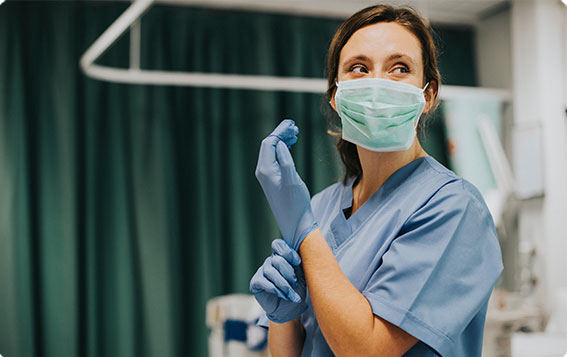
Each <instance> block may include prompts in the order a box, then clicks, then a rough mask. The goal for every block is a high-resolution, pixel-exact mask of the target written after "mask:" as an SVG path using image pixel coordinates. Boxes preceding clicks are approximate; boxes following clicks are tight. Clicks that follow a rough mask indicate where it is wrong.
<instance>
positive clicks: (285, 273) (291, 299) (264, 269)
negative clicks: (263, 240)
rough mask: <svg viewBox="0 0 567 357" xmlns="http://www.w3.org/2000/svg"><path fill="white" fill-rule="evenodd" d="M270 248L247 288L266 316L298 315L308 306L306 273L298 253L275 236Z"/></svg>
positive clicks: (280, 318) (279, 320)
mask: <svg viewBox="0 0 567 357" xmlns="http://www.w3.org/2000/svg"><path fill="white" fill-rule="evenodd" d="M272 250H273V254H272V255H271V256H269V257H268V258H266V260H265V261H264V264H263V265H262V266H261V267H260V268H258V271H256V274H254V276H253V277H252V279H251V280H250V292H251V293H252V294H254V297H255V298H256V300H257V301H258V303H259V304H260V306H262V308H263V309H264V311H265V312H266V315H267V317H268V319H270V320H271V321H273V322H277V323H284V322H288V321H291V320H294V319H296V318H298V317H299V316H300V315H301V314H302V313H303V311H305V309H306V307H307V306H306V304H305V293H306V285H305V277H304V275H303V269H302V268H301V258H300V257H299V254H297V252H296V251H295V250H293V249H291V248H290V246H289V245H288V244H287V243H286V242H285V241H284V240H283V239H276V240H274V241H273V242H272Z"/></svg>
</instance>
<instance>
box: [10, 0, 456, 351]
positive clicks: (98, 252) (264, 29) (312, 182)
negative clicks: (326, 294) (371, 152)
mask: <svg viewBox="0 0 567 357" xmlns="http://www.w3.org/2000/svg"><path fill="white" fill-rule="evenodd" d="M127 6H128V3H123V2H108V1H100V2H97V1H76V2H75V1H11V0H8V1H7V2H6V3H5V4H3V5H2V6H0V354H2V355H3V356H5V357H13V356H18V357H20V356H22V357H26V356H46V357H50V356H57V357H65V356H93V357H94V356H119V357H128V356H205V355H206V354H207V333H208V331H207V329H206V327H205V303H206V301H207V300H208V299H210V298H211V297H214V296H218V295H224V294H229V293H246V292H247V290H248V282H249V279H250V277H251V276H252V275H253V273H254V272H255V270H256V268H257V267H258V266H259V265H260V264H261V263H262V261H263V259H264V257H265V256H266V255H268V254H269V253H270V242H271V241H272V240H273V239H275V238H278V237H279V233H278V229H277V226H276V224H275V221H274V219H273V217H272V214H271V212H270V210H269V207H268V205H267V202H266V200H265V198H264V196H263V194H262V191H261V188H260V186H259V184H258V183H257V182H256V179H255V177H254V170H255V165H256V159H257V154H258V149H259V145H260V142H261V140H262V138H263V137H264V136H266V135H267V134H268V133H269V132H270V131H271V130H272V129H273V127H275V125H276V124H277V123H278V122H279V121H280V120H281V119H283V118H293V119H295V120H296V121H297V123H298V125H299V127H300V130H301V132H300V134H299V142H298V143H297V144H296V145H294V147H293V149H292V153H293V155H294V158H295V161H296V165H297V168H298V171H299V173H300V174H301V176H302V177H303V179H304V180H305V181H306V183H307V185H308V187H309V188H310V190H311V193H312V194H314V193H316V192H318V191H320V190H321V189H323V188H324V187H326V186H327V185H328V184H330V183H332V182H334V181H336V180H337V179H338V178H339V177H340V175H341V168H340V165H339V164H338V159H337V155H336V153H335V149H334V147H333V139H332V138H331V137H329V136H328V135H327V134H326V122H325V119H324V118H323V115H322V114H321V110H320V107H321V96H319V95H315V94H301V93H295V94H291V93H281V92H260V91H245V90H228V89H203V88H183V87H158V86H132V85H123V84H110V83H105V82H101V81H96V80H92V79H89V78H86V77H85V76H84V75H83V74H82V73H81V72H80V71H79V66H78V61H79V58H80V56H81V54H82V53H84V51H85V50H86V48H87V47H88V46H89V45H90V44H91V43H92V42H93V41H94V40H95V39H96V38H97V37H98V36H99V35H100V34H101V33H102V32H103V31H104V30H105V28H106V27H107V26H109V25H110V24H111V23H112V22H113V21H114V20H115V19H116V18H117V17H118V16H119V15H120V14H121V13H122V11H124V9H125V8H126V7H127ZM339 23H340V21H339V20H334V19H325V18H311V17H298V16H287V15H273V14H262V13H246V12H229V11H221V10H209V9H204V8H186V7H172V6H155V7H154V8H152V9H151V10H150V11H149V12H148V13H147V14H146V15H145V16H144V18H143V20H142V54H141V59H142V63H141V65H142V67H143V68H147V69H162V70H182V71H202V72H217V73H238V74H263V75H280V76H304V77H314V78H322V77H323V76H324V66H325V55H326V51H327V47H328V45H329V42H330V39H331V36H332V34H333V33H334V31H335V30H336V28H337V26H338V25H339ZM128 47H129V43H128V37H123V38H122V39H120V40H119V42H118V43H117V44H116V45H115V46H114V47H113V48H111V49H110V51H109V52H108V53H107V54H105V55H104V56H103V58H101V61H100V62H101V63H103V64H106V65H113V66H122V67H127V65H128V60H129V59H128ZM447 48H449V46H447ZM461 63H462V62H461ZM460 65H461V66H462V64H460ZM448 73H450V72H448ZM455 73H456V72H455ZM453 84H459V83H453ZM431 137H432V138H436V136H435V135H432V136H431ZM434 141H435V142H437V148H442V147H443V143H442V140H441V142H440V143H439V140H437V139H436V140H434ZM432 147H435V145H433V146H432ZM438 152H441V153H442V152H443V149H438Z"/></svg>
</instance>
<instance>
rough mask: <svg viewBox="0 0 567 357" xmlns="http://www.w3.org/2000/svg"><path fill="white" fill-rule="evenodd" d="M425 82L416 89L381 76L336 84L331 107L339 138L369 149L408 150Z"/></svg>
mask: <svg viewBox="0 0 567 357" xmlns="http://www.w3.org/2000/svg"><path fill="white" fill-rule="evenodd" d="M427 85H429V83H428V84H427ZM427 85H426V86H425V87H424V88H423V89H420V88H417V87H415V86H413V85H411V84H407V83H403V82H396V81H392V80H389V79H382V78H364V79H354V80H350V81H344V82H339V83H337V92H336V93H335V106H336V108H337V112H338V114H339V116H340V117H341V123H342V127H343V130H342V132H343V134H342V135H343V139H344V140H346V141H349V142H351V143H353V144H356V145H359V146H361V147H363V148H365V149H368V150H372V151H381V152H389V151H403V150H407V149H409V148H410V147H411V145H412V143H413V140H414V139H415V128H416V126H417V122H418V120H419V117H420V116H421V113H422V112H423V109H424V108H425V97H424V96H423V91H424V90H425V88H427Z"/></svg>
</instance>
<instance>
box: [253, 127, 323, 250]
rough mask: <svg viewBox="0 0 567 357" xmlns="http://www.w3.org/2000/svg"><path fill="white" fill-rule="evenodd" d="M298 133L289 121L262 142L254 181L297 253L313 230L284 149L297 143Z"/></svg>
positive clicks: (307, 201) (305, 194)
mask: <svg viewBox="0 0 567 357" xmlns="http://www.w3.org/2000/svg"><path fill="white" fill-rule="evenodd" d="M298 133H299V129H298V128H297V126H295V123H294V122H293V120H289V119H286V120H284V121H282V122H281V123H280V124H279V125H278V126H277V128H276V129H275V130H274V131H273V132H272V133H271V134H270V135H269V136H268V137H266V138H265V139H264V140H263V141H262V146H261V147H260V155H259V157H258V165H257V166H256V178H257V179H258V181H259V182H260V185H261V186H262V189H263V190H264V194H265V195H266V198H267V199H268V203H269V204H270V207H271V209H272V212H273V213H274V216H275V218H276V221H277V223H278V226H279V228H280V231H281V233H282V236H283V239H284V240H285V241H286V242H287V243H288V244H289V246H290V247H292V248H293V249H295V250H297V249H299V246H300V245H301V242H303V239H305V237H306V236H307V235H308V234H309V233H311V232H312V231H313V230H314V229H315V228H317V222H316V221H315V218H314V217H313V212H312V210H311V197H310V195H309V190H308V189H307V186H306V185H305V183H304V182H303V180H301V177H299V175H298V174H297V171H296V170H295V164H294V162H293V158H292V157H291V153H290V152H289V149H288V147H290V146H291V145H293V144H294V143H295V142H297V137H296V136H297V134H298Z"/></svg>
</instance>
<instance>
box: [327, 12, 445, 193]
mask: <svg viewBox="0 0 567 357" xmlns="http://www.w3.org/2000/svg"><path fill="white" fill-rule="evenodd" d="M380 22H395V23H397V24H399V25H401V26H403V27H405V28H406V29H407V30H408V31H410V32H411V33H413V34H414V35H415V36H416V37H417V39H418V40H419V42H420V45H421V56H422V60H423V83H430V85H429V87H428V89H427V91H426V95H431V94H433V95H435V98H433V106H432V108H431V109H430V110H429V112H428V113H427V115H426V117H427V116H429V115H430V114H431V113H432V112H433V111H434V109H436V108H437V106H438V100H437V92H438V88H439V86H440V85H441V76H440V74H439V70H438V69H437V54H436V50H435V43H434V42H433V36H432V30H431V29H429V28H428V26H427V25H426V21H425V20H424V19H423V18H421V16H419V14H418V13H417V12H416V11H415V10H414V9H412V8H410V7H399V8H395V7H392V6H389V5H375V6H370V7H367V8H365V9H362V10H360V11H359V12H357V13H355V14H354V15H352V16H351V17H349V18H348V19H347V20H346V21H345V22H343V23H342V24H341V26H340V27H339V29H338V30H337V32H336V33H335V36H334V37H333V40H332V41H331V46H330V48H329V53H328V56H327V92H326V95H325V99H326V102H327V103H328V102H329V101H330V100H331V99H332V97H333V95H334V93H335V90H336V88H337V87H336V81H337V75H338V67H339V58H340V55H341V50H342V49H343V47H344V46H345V44H346V43H347V42H348V40H349V39H350V37H351V36H352V35H353V34H354V33H355V32H356V31H358V30H359V29H361V28H363V27H366V26H369V25H372V24H376V23H380ZM432 83H435V84H436V85H432ZM433 88H436V89H437V91H435V90H434V89H433ZM326 108H327V109H326V110H325V112H326V113H325V114H326V116H327V119H328V122H329V130H328V133H329V134H330V135H333V136H339V139H338V142H337V150H338V151H339V155H340V157H341V160H342V162H343V164H344V166H345V169H346V172H345V176H344V178H343V181H344V182H346V181H347V180H348V179H349V178H350V177H356V178H358V179H360V178H361V177H362V167H361V166H360V159H359V158H358V151H357V150H356V145H354V144H353V143H350V142H348V141H345V140H343V139H342V138H340V136H341V126H340V118H339V116H338V115H337V113H336V112H335V111H334V110H333V109H332V108H331V107H330V105H327V106H326ZM425 119H426V118H423V117H422V118H421V119H420V120H419V122H418V125H417V134H418V136H422V135H423V132H424V128H425V124H426V123H425V121H426V120H425Z"/></svg>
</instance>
